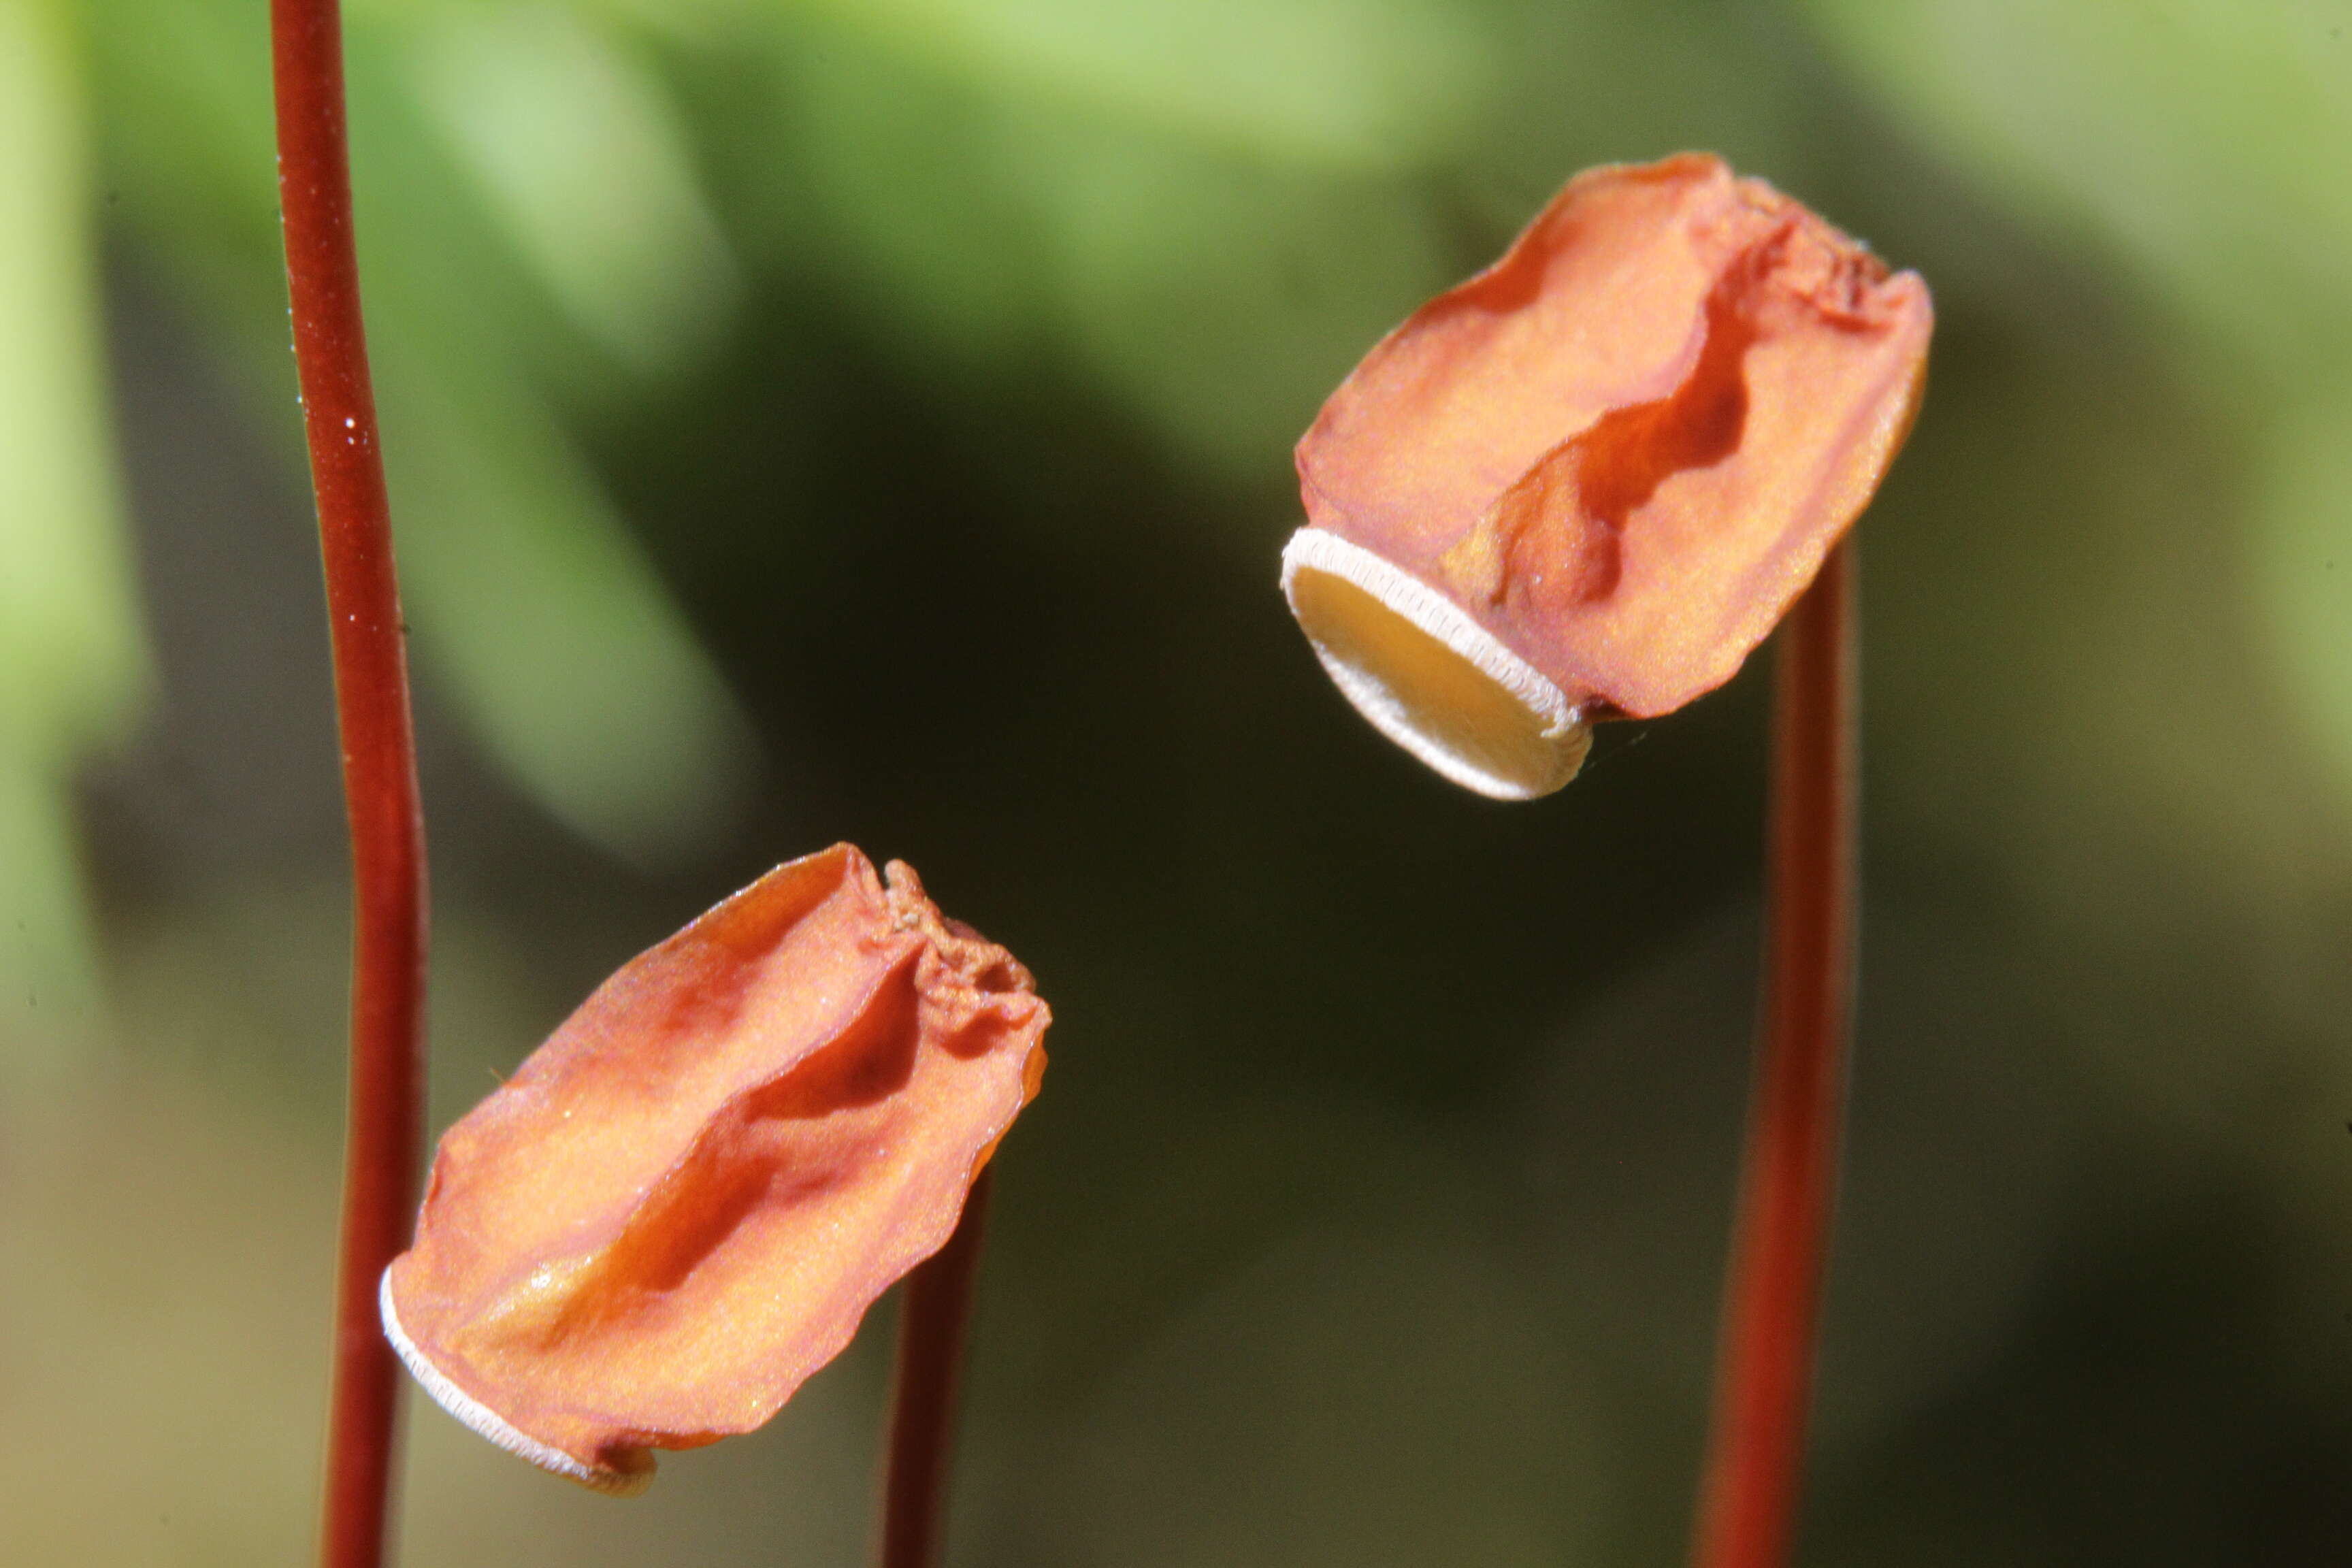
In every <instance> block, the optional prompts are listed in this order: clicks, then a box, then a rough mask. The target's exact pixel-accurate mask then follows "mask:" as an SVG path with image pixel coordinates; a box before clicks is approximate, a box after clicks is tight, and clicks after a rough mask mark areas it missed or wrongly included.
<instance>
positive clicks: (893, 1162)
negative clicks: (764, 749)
mask: <svg viewBox="0 0 2352 1568" xmlns="http://www.w3.org/2000/svg"><path fill="white" fill-rule="evenodd" d="M1048 1017H1049V1015H1048V1014H1047V1011H1046V1007H1045V1003H1044V1001H1043V1000H1041V999H1040V998H1039V997H1038V996H1037V995H1036V994H1034V991H1033V990H1032V988H1031V983H1030V978H1029V974H1028V972H1027V971H1026V970H1024V969H1023V968H1022V967H1021V965H1020V964H1019V963H1016V962H1014V961H1013V956H1012V955H1011V954H1010V953H1008V952H1005V951H1004V950H1003V948H1001V947H998V946H996V945H995V944H993V943H992V942H988V941H986V940H985V939H984V938H982V937H981V936H980V935H979V934H978V933H977V932H975V931H972V930H971V929H970V928H969V927H967V926H963V925H961V924H959V923H957V922H955V921H948V920H943V919H942V918H941V917H940V912H939V910H937V909H936V908H934V907H933V906H932V904H931V903H930V901H929V900H928V899H926V898H925V897H924V896H923V891H922V888H921V886H920V885H919V883H918V882H917V881H916V879H915V875H914V873H913V872H912V871H911V870H909V869H908V868H907V867H905V866H904V865H901V864H898V863H896V862H893V863H892V864H891V866H890V868H889V880H888V883H887V886H885V885H884V883H883V882H882V881H881V880H880V879H877V878H876V876H875V874H874V867H873V865H872V863H871V862H870V861H868V860H867V859H866V857H865V856H863V855H861V854H860V853H858V851H857V850H856V849H855V848H852V847H849V846H848V845H836V846H835V847H833V848H831V849H827V850H825V851H824V852H823V853H821V854H816V855H811V856H808V857H806V858H803V859H799V860H795V861H793V862H792V863H791V864H789V865H786V866H781V867H778V868H776V869H775V870H773V871H771V872H770V873H769V874H768V875H767V876H765V877H763V878H761V879H760V880H759V881H757V882H755V883H753V884H752V885H751V887H749V888H746V889H744V890H743V891H741V892H740V893H738V894H736V895H735V896H734V897H733V898H731V899H730V900H727V901H726V902H725V903H723V904H720V905H719V907H718V908H716V909H714V910H711V911H710V912H709V913H708V914H706V915H704V916H702V917H701V918H700V919H699V920H698V921H695V922H694V923H693V924H691V925H689V926H688V927H687V928H686V929H685V930H684V931H680V932H678V933H677V935H676V936H674V937H671V938H670V939H669V940H668V941H667V942H663V943H662V944H661V945H660V946H658V947H656V948H654V949H652V950H651V951H650V952H645V953H643V954H640V955H639V956H638V957H637V958H635V959H634V960H632V961H631V962H630V963H628V964H627V965H626V966H625V967H624V968H623V969H622V970H621V971H620V972H619V973H616V974H614V976H613V977H612V978H611V979H610V980H608V981H606V982H605V983H604V985H602V986H601V987H599V988H598V990H597V991H596V993H595V994H593V996H591V997H589V998H588V1000H587V1001H586V1002H585V1003H583V1005H581V1007H580V1010H579V1011H578V1012H576V1013H574V1014H573V1015H572V1016H571V1017H570V1018H569V1019H568V1020H566V1021H565V1023H564V1025H563V1026H562V1028H560V1029H558V1030H557V1031H556V1032H555V1034H554V1035H553V1036H552V1037H550V1038H549V1039H548V1041H547V1043H546V1044H545V1045H543V1046H541V1047H540V1048H539V1049H538V1050H537V1051H535V1052H534V1053H532V1055H531V1057H530V1059H529V1060H528V1061H526V1062H524V1063H523V1065H522V1067H521V1068H520V1070H518V1071H517V1072H516V1073H515V1075H514V1077H513V1078H512V1079H510V1080H509V1081H508V1082H507V1083H506V1085H505V1086H504V1087H502V1088H500V1089H499V1090H498V1091H497V1092H496V1093H494V1094H492V1095H491V1096H490V1097H489V1098H488V1100H484V1101H483V1102H482V1103H481V1104H480V1105H478V1106H477V1107H475V1108H474V1110H472V1111H470V1112H469V1113H468V1114H467V1116H466V1117H465V1119H464V1120H463V1121H459V1122H458V1123H457V1125H456V1126H454V1127H452V1128H451V1129H450V1130H449V1131H448V1133H447V1134H446V1136H445V1137H444V1138H443V1139H442V1140H441V1148H440V1152H439V1153H438V1155H437V1156H436V1159H435V1161H434V1166H433V1179H432V1183H431V1185H430V1187H429V1188H428V1189H427V1191H426V1193H425V1205H424V1210H423V1212H422V1214H421V1215H420V1216H419V1218H418V1221H417V1231H416V1242H415V1247H412V1248H411V1249H410V1250H409V1251H408V1252H407V1253H405V1254H404V1255H403V1256H402V1257H401V1258H398V1259H397V1260H395V1261H394V1263H393V1265H392V1267H391V1268H389V1269H387V1270H385V1272H384V1277H383V1291H382V1296H383V1324H384V1330H385V1331H386V1333H387V1334H388V1335H389V1336H390V1337H391V1340H392V1342H393V1343H394V1346H395V1347H396V1348H397V1349H398V1350H399V1352H400V1354H401V1357H402V1359H403V1360H404V1361H405V1362H406V1363H408V1367H409V1370H410V1371H411V1372H413V1373H415V1375H416V1377H417V1380H418V1381H419V1382H420V1383H422V1384H424V1386H425V1389H426V1391H427V1392H429V1393H430V1394H432V1395H433V1397H434V1398H435V1399H436V1400H438V1401H439V1402H440V1403H441V1405H443V1406H444V1407H445V1408H446V1409H448V1410H449V1411H450V1412H451V1413H452V1414H453V1415H456V1416H457V1418H458V1419H459V1420H461V1421H463V1422H465V1423H466V1424H467V1426H471V1427H473V1428H474V1429H475V1430H476V1431H478V1432H479V1433H481V1434H482V1435H483V1436H487V1437H488V1438H489V1439H490V1440H491V1441H493V1442H495V1443H498V1444H499V1445H500V1446H501V1447H507V1448H509V1449H511V1450H513V1451H514V1452H516V1453H519V1454H520V1455H522V1456H523V1457H524V1458H528V1459H530V1460H532V1461H534V1462H536V1463H538V1464H541V1465H543V1466H545V1467H546V1468H549V1469H551V1470H554V1471H557V1472H558V1473H560V1474H562V1475H566V1476H569V1477H571V1478H572V1479H575V1480H578V1481H581V1482H583V1483H585V1484H586V1485H588V1486H591V1487H594V1488H596V1489H600V1490H604V1491H615V1492H626V1491H635V1490H636V1489H640V1488H642V1487H643V1486H644V1485H645V1484H646V1481H647V1480H649V1479H651V1476H652V1473H653V1468H654V1466H653V1456H652V1454H651V1452H650V1450H651V1449H654V1448H690V1447H698V1446H700V1445H702V1444H705V1443H709V1442H713V1441H715V1440H717V1439H718V1438H719V1437H722V1436H729V1435H730V1434H733V1433H739V1432H745V1431H749V1430H751V1428H752V1427H755V1426H760V1425H761V1423H762V1422H764V1421H766V1420H767V1419H768V1418H769V1417H770V1416H771V1415H774V1414H775V1412H776V1410H777V1408H778V1407H779V1406H780V1405H782V1404H783V1402H784V1401H785V1399H786V1398H788V1397H789V1396H790V1395H791V1394H792V1393H793V1390H794V1389H796V1388H797V1387H799V1386H800V1384H801V1383H802V1382H803V1380H804V1379H805V1378H807V1377H808V1375H809V1374H810V1373H813V1372H814V1371H816V1369H817V1368H819V1367H820V1366H823V1365H824V1363H826V1362H827V1361H830V1360H831V1359H832V1358H833V1357H834V1356H835V1354H837V1353H838V1352H840V1351H841V1349H842V1347H843V1346H845V1345H846V1344H847V1343H848V1342H849V1340H850V1336H851V1335H852V1334H853V1333H855V1332H856V1328H857V1324H858V1321H859V1319H860V1318H861V1317H862V1316H863V1315H864V1314H865V1311H866V1308H867V1307H869V1306H870V1305H872V1304H873V1302H874V1300H875V1299H876V1298H877V1297H878V1296H880V1295H881V1293H882V1292H883V1291H884V1290H886V1289H888V1288H889V1287H890V1286H891V1284H892V1283H893V1282H895V1281H896V1280H897V1279H898V1278H899V1277H900V1276H902V1275H904V1274H905V1273H906V1272H907V1271H908V1269H909V1268H913V1267H914V1266H915V1265H916V1264H918V1263H919V1262H921V1261H922V1260H923V1259H924V1258H927V1257H929V1255H930V1254H931V1253H933V1252H935V1251H937V1250H938V1249H939V1248H940V1246H942V1245H943V1244H944V1243H945V1242H946V1241H947V1239H948V1237H949V1236H950V1234H951V1233H952V1232H953V1231H954V1229H955V1226H956V1221H957V1218H958V1216H959V1215H961V1212H962V1209H963V1203H964V1197H965V1194H966V1193H967V1191H968V1190H969V1189H970V1187H971V1182H972V1179H973V1178H974V1177H975V1176H976V1175H978V1173H979V1172H980V1170H981V1168H982V1165H984V1164H985V1163H987V1160H988V1158H989V1155H990V1154H991V1153H992V1152H993V1151H994V1150H995V1147H996V1143H997V1141H998V1140H999V1139H1001V1138H1002V1137H1003V1135H1004V1131H1005V1130H1006V1128H1008V1127H1009V1126H1011V1124H1012V1122H1013V1117H1014V1116H1015V1115H1016V1114H1018V1112H1019V1111H1020V1110H1021V1108H1022V1107H1023V1106H1024V1105H1026V1104H1027V1103H1028V1102H1029V1100H1031V1099H1032V1098H1033V1097H1034V1095H1035V1094H1036V1092H1037V1084H1038V1079H1039V1078H1040V1076H1041V1075H1042V1074H1043V1073H1044V1071H1045V1051H1044V1049H1043V1047H1042V1046H1041V1045H1040V1040H1041V1039H1042V1037H1043V1036H1044V1034H1045V1026H1046V1023H1047V1022H1048Z"/></svg>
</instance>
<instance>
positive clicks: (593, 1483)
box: [375, 1268, 654, 1497]
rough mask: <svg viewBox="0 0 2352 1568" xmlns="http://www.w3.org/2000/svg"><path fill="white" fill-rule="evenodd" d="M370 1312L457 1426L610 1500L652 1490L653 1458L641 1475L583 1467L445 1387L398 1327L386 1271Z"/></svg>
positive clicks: (439, 1373) (632, 1471)
mask: <svg viewBox="0 0 2352 1568" xmlns="http://www.w3.org/2000/svg"><path fill="white" fill-rule="evenodd" d="M375 1296H376V1307H377V1310H378V1311H379V1313H380V1314H381V1316H382V1317H383V1337H384V1338H385V1339H388V1340H390V1341H391V1342H392V1348H393V1349H394V1351H397V1352H399V1353H400V1359H401V1361H402V1363H404V1365H406V1367H407V1368H408V1371H409V1374H410V1375H411V1376H413V1377H415V1379H416V1381H417V1384H418V1385H419V1386H421V1387H422V1388H423V1389H424V1390H425V1393H427V1394H431V1395H432V1396H433V1403H435V1404H436V1405H439V1406H440V1407H441V1408H442V1409H444V1410H446V1411H447V1412H448V1413H449V1414H450V1415H455V1416H456V1417H457V1419H458V1420H459V1421H461V1422H463V1423H465V1424H466V1425H467V1426H470V1427H472V1428H473V1429H474V1430H475V1431H477V1432H478V1433H480V1434H481V1435H482V1436H485V1437H488V1439H489V1440H490V1441H491V1442H493V1443H496V1444H497V1445H498V1446H499V1447H501V1448H504V1449H505V1450H506V1451H507V1452H508V1453H509V1454H520V1455H521V1456H522V1457H523V1458H526V1459H529V1460H530V1462H531V1463H532V1464H534V1465H537V1466H538V1467H540V1468H541V1469H544V1470H553V1471H554V1472H555V1473H556V1474H557V1475H559V1476H568V1477H570V1478H571V1479H573V1480H575V1481H578V1482H579V1483H580V1484H581V1485H582V1486H584V1487H588V1488H591V1489H593V1490H596V1491H600V1492H609V1493H611V1494H612V1495H613V1496H614V1497H628V1496H631V1495H633V1494H635V1493H637V1492H641V1491H643V1490H645V1489H646V1487H648V1486H650V1485H652V1484H653V1479H654V1466H653V1456H652V1455H651V1454H646V1455H645V1468H642V1469H614V1468H605V1467H604V1466H600V1465H583V1464H582V1463H581V1462H580V1461H579V1460H577V1459H575V1458H572V1456H571V1455H569V1454H567V1453H565V1452H564V1451H563V1450H562V1449H561V1448H556V1447H549V1446H548V1445H547V1444H545V1443H542V1442H541V1441H540V1440H539V1439H538V1438H536V1437H534V1436H530V1434H529V1433H527V1432H523V1431H520V1430H519V1429H518V1428H517V1427H516V1426H514V1424H513V1423H511V1422H509V1420H508V1419H507V1418H506V1417H505V1416H503V1415H499V1413H498V1412H497V1411H495V1410H493V1409H491V1408H490V1407H489V1406H488V1405H484V1404H483V1403H482V1402H481V1401H480V1400H478V1399H477V1398H475V1397H474V1396H473V1395H472V1394H468V1393H467V1392H466V1391H465V1390H464V1389H462V1388H460V1387H458V1386H457V1384H454V1383H452V1382H450V1381H449V1377H448V1374H447V1373H444V1372H443V1371H442V1370H441V1369H440V1368H439V1367H437V1366H436V1365H434V1364H433V1362H432V1360H431V1358H430V1357H428V1356H426V1355H425V1352H423V1351H422V1350H420V1349H418V1348H417V1344H416V1342H415V1340H412V1339H410V1338H409V1337H408V1331H407V1330H405V1329H404V1328H402V1327H401V1326H400V1310H399V1309H398V1308H396V1307H394V1305H393V1302H392V1270H391V1269H389V1268H387V1269H385V1270H384V1271H383V1279H382V1280H381V1281H380V1282H379V1283H378V1284H377V1286H376V1292H375Z"/></svg>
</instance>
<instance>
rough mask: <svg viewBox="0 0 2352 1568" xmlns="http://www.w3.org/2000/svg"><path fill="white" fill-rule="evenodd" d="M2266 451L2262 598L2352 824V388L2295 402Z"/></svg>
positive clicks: (2259, 551)
mask: <svg viewBox="0 0 2352 1568" xmlns="http://www.w3.org/2000/svg"><path fill="white" fill-rule="evenodd" d="M2266 457H2267V458H2268V461H2267V462H2266V463H2265V464H2264V470H2265V471H2264V491H2263V495H2262V497H2261V502H2260V510H2258V512H2257V514H2256V534H2255V552H2254V554H2255V559H2256V573H2255V577H2254V587H2255V592H2256V595H2257V596H2256V603H2257V604H2258V605H2260V606H2261V608H2262V609H2263V611H2264V612H2265V613H2264V614H2263V617H2262V618H2263V626H2264V629H2265V630H2266V631H2267V632H2268V633H2269V634H2270V637H2271V641H2272V644H2273V647H2275V648H2276V650H2277V652H2278V656H2279V660H2280V668H2281V670H2282V672H2283V675H2284V682H2285V689H2286V690H2287V692H2288V694H2289V695H2290V697H2291V698H2294V699H2295V700H2296V701H2295V704H2294V706H2295V708H2296V710H2298V712H2299V713H2300V714H2301V715H2302V716H2303V717H2304V718H2305V721H2306V728H2307V732H2308V733H2309V734H2310V736H2311V737H2312V739H2313V740H2314V741H2315V742H2316V744H2317V746H2318V747H2319V749H2320V751H2321V753H2322V757H2323V760H2324V761H2325V762H2326V763H2327V764H2328V765H2329V766H2330V767H2331V768H2332V769H2333V771H2334V772H2335V774H2336V778H2337V779H2338V780H2339V781H2340V782H2341V783H2342V784H2343V786H2344V787H2343V793H2342V795H2341V797H2340V798H2341V799H2342V800H2343V801H2344V802H2345V804H2346V811H2345V814H2344V816H2345V824H2344V825H2345V826H2352V389H2347V390H2346V391H2345V392H2340V393H2338V394H2337V395H2336V396H2334V397H2315V398H2313V399H2311V400H2309V401H2306V402H2305V403H2303V404H2301V405H2297V406H2296V407H2294V409H2292V410H2291V411H2290V412H2289V413H2288V414H2287V415H2286V416H2284V417H2283V418H2282V419H2280V420H2279V422H2278V424H2277V426H2276V427H2275V428H2274V429H2273V431H2272V432H2271V439H2270V444H2269V449H2268V451H2267V453H2266Z"/></svg>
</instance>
